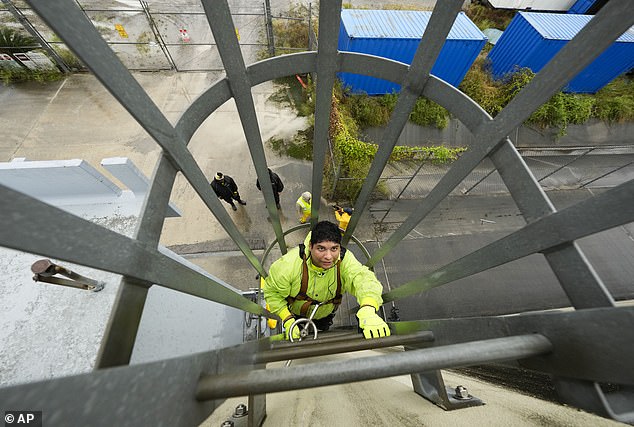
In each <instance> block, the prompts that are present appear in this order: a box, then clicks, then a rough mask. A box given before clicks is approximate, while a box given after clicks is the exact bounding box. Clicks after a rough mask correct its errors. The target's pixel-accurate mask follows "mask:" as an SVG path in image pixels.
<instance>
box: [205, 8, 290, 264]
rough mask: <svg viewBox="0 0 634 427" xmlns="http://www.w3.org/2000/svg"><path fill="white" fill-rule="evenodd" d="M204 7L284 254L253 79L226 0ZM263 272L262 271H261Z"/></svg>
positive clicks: (280, 227)
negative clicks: (252, 92) (256, 107)
mask: <svg viewBox="0 0 634 427" xmlns="http://www.w3.org/2000/svg"><path fill="white" fill-rule="evenodd" d="M202 5H203V8H204V9H205V13H206V14H207V20H208V21H209V26H210V28H211V32H212V33H213V35H214V40H215V41H216V44H217V47H218V53H219V54H220V58H221V59H222V63H223V65H224V67H225V70H226V72H227V79H228V80H229V87H230V88H231V93H232V94H233V98H234V100H235V102H236V107H238V115H239V116H240V121H241V123H242V129H243V130H244V136H245V137H246V139H247V145H248V146H249V152H250V153H251V160H252V162H253V166H254V167H255V172H256V174H257V177H258V180H259V182H260V188H261V189H262V194H263V195H264V200H265V202H266V209H267V210H268V212H269V218H271V226H272V227H273V231H274V232H275V235H276V236H277V240H278V242H279V244H280V250H281V251H282V254H285V253H286V250H287V249H286V242H285V241H284V235H283V233H282V225H281V223H280V215H279V212H278V210H277V206H276V203H275V198H274V196H273V186H272V184H271V177H270V175H269V172H268V169H267V163H266V155H265V153H264V146H263V145H262V135H261V134H260V128H259V126H258V116H257V115H256V113H255V105H254V103H253V96H252V94H251V83H250V82H249V78H248V75H247V72H246V66H245V65H244V58H243V57H242V52H241V51H240V45H239V43H238V38H237V36H236V33H235V27H234V25H233V18H232V17H231V12H230V11H229V4H228V3H227V1H226V0H202ZM262 273H263V272H260V274H262Z"/></svg>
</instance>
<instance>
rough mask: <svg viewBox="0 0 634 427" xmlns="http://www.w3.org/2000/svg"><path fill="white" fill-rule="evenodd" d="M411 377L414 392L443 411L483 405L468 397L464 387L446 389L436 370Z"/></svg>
mask: <svg viewBox="0 0 634 427" xmlns="http://www.w3.org/2000/svg"><path fill="white" fill-rule="evenodd" d="M411 377H412V384H413V385H414V391H415V392H416V393H417V394H419V395H421V396H423V397H424V398H425V399H427V400H429V401H430V402H432V403H433V404H435V405H437V406H440V407H441V408H443V409H444V410H445V411H452V410H454V409H461V408H468V407H470V406H480V405H484V402H483V401H482V400H480V399H478V398H477V397H474V396H472V395H470V394H469V392H468V391H467V389H466V388H465V387H464V386H461V385H459V386H457V387H456V388H455V389H453V388H451V387H447V386H446V385H445V382H444V381H443V378H442V373H441V372H440V371H438V370H436V371H427V372H419V373H416V374H412V375H411Z"/></svg>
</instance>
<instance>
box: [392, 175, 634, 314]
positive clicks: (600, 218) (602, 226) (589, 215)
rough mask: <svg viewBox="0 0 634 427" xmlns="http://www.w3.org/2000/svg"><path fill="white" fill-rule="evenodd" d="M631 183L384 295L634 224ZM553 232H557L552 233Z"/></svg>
mask: <svg viewBox="0 0 634 427" xmlns="http://www.w3.org/2000/svg"><path fill="white" fill-rule="evenodd" d="M632 200H634V180H630V181H628V182H626V183H624V184H621V185H619V186H618V187H615V188H613V189H611V190H608V191H606V192H605V193H602V194H600V195H598V196H595V197H592V198H590V199H587V200H584V201H582V202H579V203H577V204H576V205H573V206H571V207H569V208H566V209H564V210H561V211H559V212H556V213H553V214H551V215H547V216H545V217H543V218H541V219H539V220H536V221H534V222H532V223H530V224H528V225H526V226H525V227H523V228H522V229H520V230H518V231H516V232H514V233H512V234H510V235H508V236H506V237H503V238H501V239H499V240H496V241H495V242H493V243H491V244H489V245H487V246H485V247H483V248H482V249H479V250H477V251H475V252H472V253H470V254H469V255H466V256H464V257H462V258H460V259H458V260H456V261H454V262H452V263H450V264H447V265H446V266H444V267H441V268H440V269H438V270H436V271H433V272H431V273H429V274H427V275H425V276H423V277H421V278H419V279H416V280H413V281H410V282H408V283H406V284H404V285H402V286H400V287H398V288H396V289H394V290H392V291H390V292H388V293H386V294H384V295H383V302H389V301H394V300H396V299H400V298H403V297H406V296H409V295H413V294H416V293H419V292H422V291H424V290H428V289H431V288H434V287H437V286H440V285H443V284H445V283H449V282H452V281H454V280H458V279H460V278H463V277H467V276H471V275H473V274H477V273H479V272H481V271H485V270H488V269H490V268H493V267H496V266H498V265H502V264H505V263H507V262H510V261H513V260H516V259H519V258H522V257H525V256H527V255H531V254H533V253H537V252H542V251H548V250H549V249H553V248H556V247H557V246H559V245H563V244H568V243H570V242H573V241H574V240H576V239H580V238H582V237H585V236H588V235H591V234H594V233H598V232H600V231H603V230H607V229H609V228H612V227H616V226H619V225H622V224H626V223H628V222H632V221H634V204H632ZM555 230H556V231H555Z"/></svg>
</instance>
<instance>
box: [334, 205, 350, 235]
mask: <svg viewBox="0 0 634 427" xmlns="http://www.w3.org/2000/svg"><path fill="white" fill-rule="evenodd" d="M333 208H335V218H336V219H337V221H338V222H339V231H341V233H342V234H343V233H345V232H346V228H348V223H349V222H350V218H351V217H352V212H354V209H352V208H342V207H341V206H337V205H334V206H333Z"/></svg>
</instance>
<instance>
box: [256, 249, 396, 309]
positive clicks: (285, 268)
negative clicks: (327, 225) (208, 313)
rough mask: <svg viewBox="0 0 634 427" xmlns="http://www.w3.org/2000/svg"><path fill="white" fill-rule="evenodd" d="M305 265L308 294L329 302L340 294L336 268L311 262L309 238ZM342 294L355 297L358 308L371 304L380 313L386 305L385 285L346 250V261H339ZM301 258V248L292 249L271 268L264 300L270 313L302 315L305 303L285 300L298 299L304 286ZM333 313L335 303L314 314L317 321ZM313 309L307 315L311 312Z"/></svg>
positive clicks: (344, 259) (310, 296)
mask: <svg viewBox="0 0 634 427" xmlns="http://www.w3.org/2000/svg"><path fill="white" fill-rule="evenodd" d="M305 245H306V248H305V251H306V263H307V265H308V289H307V290H306V294H307V295H308V297H309V298H311V299H313V300H316V301H329V300H331V299H332V298H334V297H335V294H336V292H337V270H336V269H337V267H336V265H333V266H332V267H331V268H329V269H327V270H324V269H322V268H319V267H316V266H314V265H313V263H312V262H311V260H310V250H309V238H308V237H307V238H306V242H305ZM339 262H340V265H339V268H340V275H341V293H342V294H344V293H346V292H347V293H350V294H352V295H353V296H354V297H355V298H356V299H357V301H358V302H359V305H372V306H373V307H374V308H375V309H377V310H378V308H379V306H380V305H381V304H382V303H383V299H382V298H381V294H382V293H383V285H381V283H380V282H379V281H378V279H377V278H376V276H375V275H374V273H373V272H372V271H370V269H369V268H368V267H366V266H364V265H363V264H361V263H360V262H359V261H358V260H357V259H356V258H355V256H354V254H353V253H352V252H351V251H346V254H345V256H344V257H343V260H340V261H339ZM301 280H302V259H301V258H300V256H299V249H298V248H292V249H290V250H289V251H288V253H286V255H284V256H282V257H281V258H279V259H278V260H277V261H275V262H274V263H273V264H272V265H271V268H270V269H269V276H268V277H267V278H266V284H265V286H264V299H265V300H266V302H267V304H268V305H269V307H270V310H271V312H273V313H275V314H277V315H278V316H279V317H280V318H281V319H282V320H285V319H286V318H287V317H289V316H290V315H291V313H293V314H295V315H299V314H300V309H301V306H302V305H303V304H304V303H305V301H302V300H298V301H295V302H293V303H292V304H290V305H289V304H288V303H287V301H286V297H288V296H291V297H295V296H296V295H297V294H298V292H299V290H300V286H301ZM333 310H334V305H333V304H332V303H329V304H325V305H322V306H321V307H319V309H318V310H317V312H316V313H315V317H314V318H315V319H321V318H324V317H326V316H328V315H329V314H330V313H332V311H333ZM312 311H313V307H310V308H309V310H308V314H307V315H310V313H312Z"/></svg>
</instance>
